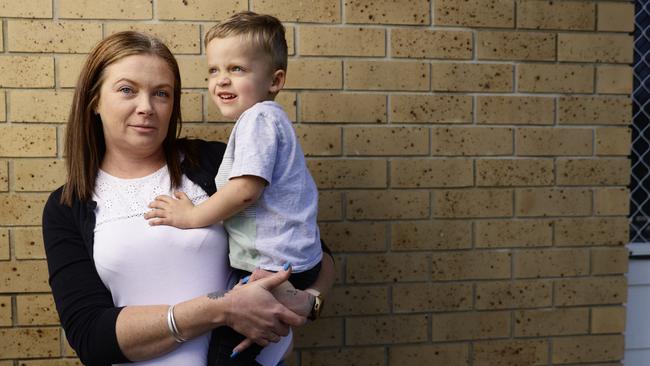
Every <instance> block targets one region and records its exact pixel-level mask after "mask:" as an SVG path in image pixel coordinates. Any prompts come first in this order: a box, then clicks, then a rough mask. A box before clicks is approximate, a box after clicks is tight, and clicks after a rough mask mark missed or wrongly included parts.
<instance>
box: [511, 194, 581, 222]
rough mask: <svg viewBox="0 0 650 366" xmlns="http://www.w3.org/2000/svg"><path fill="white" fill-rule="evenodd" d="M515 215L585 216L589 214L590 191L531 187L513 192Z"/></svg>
mask: <svg viewBox="0 0 650 366" xmlns="http://www.w3.org/2000/svg"><path fill="white" fill-rule="evenodd" d="M515 203H516V208H515V214H516V215H517V216H585V215H589V214H591V206H592V204H591V191H590V190H588V189H579V188H567V189H559V188H531V189H521V190H517V191H516V192H515Z"/></svg>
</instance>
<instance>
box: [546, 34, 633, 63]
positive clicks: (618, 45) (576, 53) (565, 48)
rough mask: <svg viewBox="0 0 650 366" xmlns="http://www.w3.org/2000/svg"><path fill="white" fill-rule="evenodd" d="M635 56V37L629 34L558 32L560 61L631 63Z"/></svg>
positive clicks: (558, 56) (558, 55)
mask: <svg viewBox="0 0 650 366" xmlns="http://www.w3.org/2000/svg"><path fill="white" fill-rule="evenodd" d="M633 56H634V53H633V37H632V36H630V35H627V34H607V35H605V34H598V33H560V34H558V42H557V58H558V60H559V61H577V62H607V63H621V64H629V63H632V62H633Z"/></svg>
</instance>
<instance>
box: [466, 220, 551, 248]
mask: <svg viewBox="0 0 650 366" xmlns="http://www.w3.org/2000/svg"><path fill="white" fill-rule="evenodd" d="M475 228H476V229H475V230H476V233H475V235H476V239H475V240H476V247H477V248H509V247H545V246H551V245H552V244H553V224H552V222H551V221H549V220H486V221H477V222H476V223H475Z"/></svg>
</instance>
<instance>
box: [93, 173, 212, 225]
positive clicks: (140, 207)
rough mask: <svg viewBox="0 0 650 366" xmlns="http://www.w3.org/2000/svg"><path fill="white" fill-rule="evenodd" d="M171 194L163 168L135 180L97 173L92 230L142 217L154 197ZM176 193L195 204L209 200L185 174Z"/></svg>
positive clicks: (169, 184)
mask: <svg viewBox="0 0 650 366" xmlns="http://www.w3.org/2000/svg"><path fill="white" fill-rule="evenodd" d="M173 191H174V190H172V189H171V179H170V177H169V170H167V166H166V165H165V166H163V167H162V168H160V169H158V170H157V171H156V172H154V173H152V174H150V175H148V176H146V177H142V178H135V179H123V178H117V177H114V176H112V175H110V174H108V173H106V172H105V171H103V170H100V171H99V174H97V180H96V182H95V192H94V193H93V200H95V201H96V202H97V208H96V209H95V215H96V217H97V218H96V224H95V230H97V228H98V227H99V226H100V225H102V224H105V223H107V222H111V221H116V220H123V219H128V218H132V217H136V216H143V215H144V214H145V212H147V211H149V210H150V208H149V203H151V201H153V200H154V198H156V196H159V195H161V194H166V195H169V196H171V195H172V193H173ZM175 191H181V192H185V194H187V196H188V197H189V198H190V199H191V200H192V202H193V203H194V204H198V203H201V202H203V201H205V200H206V199H207V198H208V195H207V194H206V193H205V192H204V191H203V190H202V189H201V187H199V186H198V185H197V184H195V183H194V182H192V181H191V180H189V179H188V178H187V177H186V176H185V175H183V176H182V182H181V186H180V187H179V188H178V189H177V190H175ZM143 220H144V218H143Z"/></svg>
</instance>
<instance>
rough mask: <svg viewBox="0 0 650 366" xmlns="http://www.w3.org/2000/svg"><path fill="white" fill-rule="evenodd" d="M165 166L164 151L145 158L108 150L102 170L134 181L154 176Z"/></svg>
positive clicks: (144, 156)
mask: <svg viewBox="0 0 650 366" xmlns="http://www.w3.org/2000/svg"><path fill="white" fill-rule="evenodd" d="M165 164H166V161H165V155H164V153H163V151H162V149H161V150H159V151H158V152H156V153H154V154H151V155H143V156H136V155H133V154H128V155H126V154H120V153H119V152H110V151H108V150H107V151H106V154H105V155H104V160H102V164H101V167H100V168H101V170H103V171H105V172H106V173H108V174H110V175H112V176H114V177H118V178H124V179H133V178H141V177H145V176H147V175H149V174H152V173H154V172H156V171H157V170H158V169H160V168H161V167H162V166H163V165H165Z"/></svg>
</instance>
